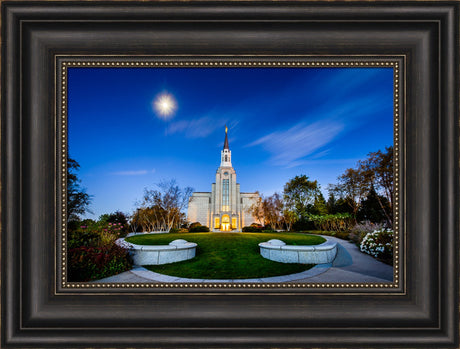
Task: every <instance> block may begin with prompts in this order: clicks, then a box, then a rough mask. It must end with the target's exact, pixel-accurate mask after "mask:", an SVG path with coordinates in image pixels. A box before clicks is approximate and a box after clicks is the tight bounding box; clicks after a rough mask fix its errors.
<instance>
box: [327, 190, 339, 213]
mask: <svg viewBox="0 0 460 349" xmlns="http://www.w3.org/2000/svg"><path fill="white" fill-rule="evenodd" d="M326 207H327V211H328V212H329V213H330V214H334V213H337V212H338V211H337V200H336V198H335V195H334V193H333V192H329V197H328V199H327V203H326Z"/></svg>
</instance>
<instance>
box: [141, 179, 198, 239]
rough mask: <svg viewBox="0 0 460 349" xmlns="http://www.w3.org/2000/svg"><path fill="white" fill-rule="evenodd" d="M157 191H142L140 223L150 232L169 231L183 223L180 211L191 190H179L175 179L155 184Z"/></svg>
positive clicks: (182, 214) (186, 202)
mask: <svg viewBox="0 0 460 349" xmlns="http://www.w3.org/2000/svg"><path fill="white" fill-rule="evenodd" d="M157 187H158V190H154V189H148V188H145V189H144V198H143V201H142V203H141V204H140V206H141V207H140V210H139V211H138V212H139V215H140V217H139V218H140V222H142V223H143V224H142V223H140V224H141V225H142V226H148V227H149V228H150V229H152V230H166V231H169V230H171V228H173V227H179V226H180V225H181V224H182V223H184V220H185V215H184V213H183V212H182V210H183V209H184V208H185V206H186V205H187V204H188V201H189V198H190V196H191V195H192V192H193V188H190V187H186V188H183V189H182V188H180V187H179V186H178V185H177V183H176V180H175V179H172V180H170V181H162V182H160V183H158V184H157Z"/></svg>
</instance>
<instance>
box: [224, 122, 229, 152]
mask: <svg viewBox="0 0 460 349" xmlns="http://www.w3.org/2000/svg"><path fill="white" fill-rule="evenodd" d="M227 131H228V127H227V125H225V141H224V149H229V150H230V148H229V147H228V137H227Z"/></svg>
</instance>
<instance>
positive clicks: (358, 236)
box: [350, 221, 383, 245]
mask: <svg viewBox="0 0 460 349" xmlns="http://www.w3.org/2000/svg"><path fill="white" fill-rule="evenodd" d="M382 228H383V224H380V223H372V222H370V221H364V222H361V223H359V224H356V225H355V226H354V227H353V228H352V229H351V232H350V240H352V241H354V242H355V243H356V244H358V245H359V244H361V241H363V239H364V237H365V236H366V234H367V233H371V232H373V231H374V230H379V229H382Z"/></svg>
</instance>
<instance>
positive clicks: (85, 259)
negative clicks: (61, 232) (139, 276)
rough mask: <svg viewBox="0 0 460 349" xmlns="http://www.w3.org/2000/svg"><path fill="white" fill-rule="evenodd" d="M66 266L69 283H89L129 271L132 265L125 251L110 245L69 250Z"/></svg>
mask: <svg viewBox="0 0 460 349" xmlns="http://www.w3.org/2000/svg"><path fill="white" fill-rule="evenodd" d="M68 266H69V267H68V276H69V281H91V280H97V279H102V278H105V277H108V276H111V275H115V274H118V273H121V272H123V271H126V270H129V269H131V267H132V263H131V261H130V259H129V256H128V250H127V249H124V248H121V247H120V246H118V245H115V244H112V245H111V246H110V247H106V246H104V247H87V246H81V247H76V248H71V249H69V255H68Z"/></svg>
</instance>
